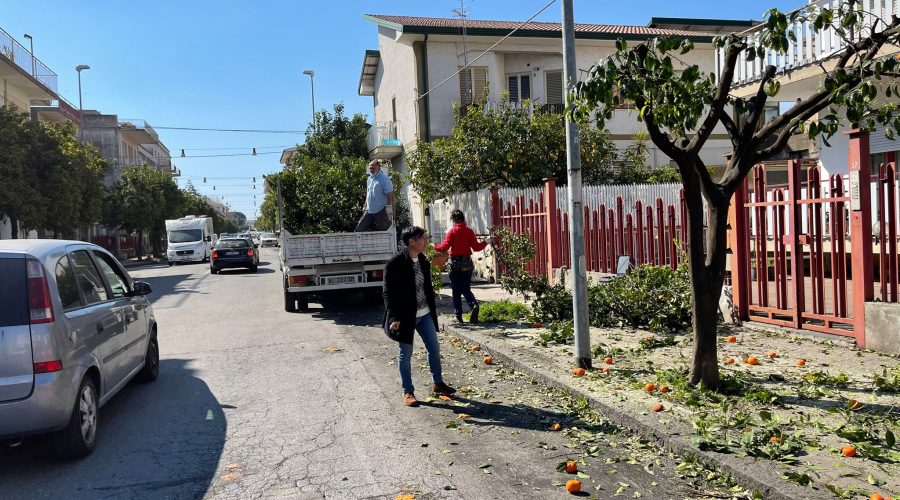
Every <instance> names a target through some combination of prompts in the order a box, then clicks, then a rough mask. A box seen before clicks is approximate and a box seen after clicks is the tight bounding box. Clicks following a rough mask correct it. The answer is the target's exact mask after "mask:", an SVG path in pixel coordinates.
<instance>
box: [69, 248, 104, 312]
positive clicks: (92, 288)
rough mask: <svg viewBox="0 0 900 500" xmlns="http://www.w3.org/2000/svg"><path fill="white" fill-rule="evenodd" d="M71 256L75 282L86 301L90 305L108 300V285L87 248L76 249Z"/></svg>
mask: <svg viewBox="0 0 900 500" xmlns="http://www.w3.org/2000/svg"><path fill="white" fill-rule="evenodd" d="M71 256H72V264H74V265H75V282H76V283H77V284H78V288H79V289H80V290H81V294H82V295H83V296H84V300H85V302H86V303H87V304H88V305H90V304H96V303H97V302H103V301H104V300H108V299H109V296H108V294H107V293H106V286H105V285H104V284H103V280H102V279H101V278H100V273H99V272H98V271H97V268H96V267H95V266H94V261H93V259H91V256H90V255H88V253H87V250H76V251H74V252H72V253H71Z"/></svg>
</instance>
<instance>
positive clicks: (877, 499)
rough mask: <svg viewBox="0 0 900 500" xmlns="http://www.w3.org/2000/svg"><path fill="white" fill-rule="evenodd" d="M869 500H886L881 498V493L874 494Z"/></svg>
mask: <svg viewBox="0 0 900 500" xmlns="http://www.w3.org/2000/svg"><path fill="white" fill-rule="evenodd" d="M869 500H884V497H883V496H881V493H872V494H871V495H869Z"/></svg>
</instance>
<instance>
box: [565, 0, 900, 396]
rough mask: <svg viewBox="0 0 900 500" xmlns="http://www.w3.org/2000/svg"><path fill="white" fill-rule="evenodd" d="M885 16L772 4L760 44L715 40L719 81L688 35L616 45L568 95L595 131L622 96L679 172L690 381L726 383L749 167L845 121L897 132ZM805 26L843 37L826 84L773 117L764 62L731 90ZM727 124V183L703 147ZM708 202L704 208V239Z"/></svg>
mask: <svg viewBox="0 0 900 500" xmlns="http://www.w3.org/2000/svg"><path fill="white" fill-rule="evenodd" d="M865 4H866V5H868V2H866V3H865ZM880 15H881V13H880V12H867V11H865V9H864V5H863V2H860V1H858V0H845V1H844V2H842V3H841V4H840V6H839V7H838V8H836V9H829V8H818V7H816V6H815V5H810V6H807V7H805V8H802V9H800V10H797V11H795V12H792V13H789V14H785V13H782V12H780V11H778V10H777V9H772V10H770V11H769V12H768V14H767V18H766V21H765V23H764V24H763V26H762V27H761V29H760V30H757V31H756V32H755V33H754V35H756V36H755V37H753V38H751V37H748V36H746V35H745V34H740V33H738V34H729V35H725V36H719V37H716V38H714V39H713V44H714V46H716V47H717V48H719V49H720V50H722V51H724V60H723V63H722V64H721V65H720V73H719V74H718V75H716V74H714V73H705V72H703V71H701V70H700V68H699V67H698V66H696V65H685V64H681V63H680V62H679V58H680V56H681V55H684V54H687V53H689V52H691V51H692V50H694V45H693V43H692V42H691V41H690V40H687V39H680V38H677V37H664V38H653V39H650V40H647V41H646V42H643V43H641V44H639V45H636V46H633V47H628V46H627V44H626V43H625V41H624V40H621V39H620V40H619V41H618V42H617V44H616V51H615V52H614V53H613V54H612V55H610V56H609V57H607V58H605V59H603V60H601V61H599V62H598V63H597V64H595V65H593V66H592V67H591V69H590V73H589V76H588V78H587V79H586V80H585V81H582V82H578V83H576V84H575V85H574V86H573V87H572V88H571V89H570V92H572V93H573V97H574V102H573V104H572V105H571V106H570V107H569V109H568V110H567V113H568V114H569V116H570V117H571V118H572V119H576V120H583V119H587V118H589V117H594V118H595V119H596V120H597V121H598V122H599V123H598V125H599V126H600V127H602V126H603V124H604V122H605V120H608V119H610V118H612V116H613V112H614V109H615V108H616V105H617V104H620V103H621V102H622V100H623V99H624V100H626V101H629V102H631V103H633V104H634V106H635V109H636V110H637V114H638V119H639V120H642V121H643V122H644V124H645V125H646V127H647V131H648V134H649V135H650V139H651V140H652V141H653V143H654V144H655V145H656V146H657V147H658V148H659V149H660V150H661V151H662V152H664V153H665V154H666V155H668V156H669V157H670V158H671V159H672V160H673V161H674V163H675V164H676V165H677V166H678V170H679V173H680V175H681V181H682V184H683V185H684V195H685V202H686V205H687V213H688V217H687V220H688V241H687V242H686V243H687V247H688V263H689V267H690V277H691V287H692V312H693V337H694V347H693V358H692V363H691V374H690V381H691V383H693V384H698V383H702V384H703V385H704V386H706V387H708V388H712V389H717V388H719V387H720V378H719V367H718V361H717V356H716V334H717V328H718V325H717V317H718V311H717V308H718V304H719V297H720V295H721V292H722V286H723V283H724V280H725V259H726V224H727V217H728V207H729V203H730V201H731V197H732V196H733V195H734V193H735V190H736V189H737V188H738V187H739V186H740V183H741V182H743V181H744V179H745V177H746V176H747V174H748V173H749V172H750V170H751V169H752V168H753V166H754V165H755V164H757V163H758V162H761V161H764V160H766V159H769V158H771V157H773V156H775V155H776V154H778V153H779V152H781V151H782V150H783V149H784V147H785V145H786V144H787V142H788V139H789V138H790V137H791V135H793V134H795V133H806V134H808V135H809V137H810V138H816V137H818V136H822V137H823V139H824V140H826V141H827V139H828V138H829V137H831V136H832V135H834V134H835V133H837V132H838V130H839V129H840V128H841V127H843V126H850V127H859V128H864V129H869V130H872V129H874V128H875V127H876V125H882V126H884V127H885V128H886V130H887V134H888V136H889V137H893V133H895V132H897V131H898V129H900V117H898V114H897V105H896V103H895V102H892V97H894V98H896V97H897V95H898V93H900V92H898V91H900V87H898V85H897V80H896V78H897V77H898V76H900V62H898V61H897V60H896V59H895V58H894V57H890V56H886V55H885V54H886V53H888V52H890V50H889V49H890V46H892V45H898V43H900V40H898V34H900V19H898V18H897V17H896V16H892V17H891V18H889V19H882V18H880V17H879V16H880ZM803 20H808V21H809V29H810V30H812V31H813V32H814V33H821V32H823V31H826V30H830V31H831V32H832V33H833V34H834V36H837V37H839V38H840V39H841V40H842V41H843V43H842V44H841V46H842V47H843V48H841V49H840V50H839V51H838V52H836V53H835V54H834V55H833V56H832V57H831V58H830V59H828V60H826V61H823V62H822V63H821V64H820V65H819V67H820V69H821V72H822V74H821V77H820V78H821V83H820V85H819V86H818V88H817V89H816V90H815V91H814V92H812V93H810V94H809V95H807V96H806V97H805V98H803V99H800V100H798V101H797V102H796V103H795V104H794V105H793V107H791V108H790V109H788V110H786V111H785V112H784V113H782V114H780V115H779V116H777V117H774V118H772V119H770V120H768V121H766V119H765V113H764V108H765V104H766V101H767V100H768V99H770V98H773V97H775V96H776V95H777V94H778V91H779V88H780V83H779V81H778V80H777V77H776V70H775V67H774V66H771V65H768V66H765V71H764V72H763V76H762V78H761V79H760V80H759V82H758V88H757V89H756V92H755V94H754V95H753V96H752V97H750V98H747V99H743V98H739V97H735V96H733V95H731V93H730V91H731V88H732V83H733V81H734V75H735V68H736V67H737V65H738V63H739V61H740V60H741V58H745V59H746V60H748V61H749V60H753V59H754V58H759V59H760V63H761V64H763V65H766V64H767V58H766V54H767V53H772V52H776V53H779V54H782V55H783V54H785V53H787V51H788V50H790V48H792V47H793V46H794V45H795V44H797V39H796V34H795V30H789V29H788V26H789V23H794V22H797V21H803ZM871 20H874V24H873V22H872V21H871ZM873 26H874V29H873ZM720 124H721V126H722V127H724V129H725V130H726V131H727V133H728V136H729V138H730V139H731V146H732V152H731V155H730V158H729V159H728V160H727V163H726V164H725V167H724V170H723V172H722V175H721V177H720V178H714V177H713V176H712V175H710V173H709V171H708V170H707V168H706V166H705V165H704V163H703V161H702V160H701V159H700V152H701V151H702V150H703V147H704V146H705V145H706V142H707V141H708V140H709V138H710V135H711V134H712V132H713V129H714V128H716V127H718V126H719V125H720ZM704 200H705V201H706V205H707V206H708V209H709V220H708V222H707V224H708V227H707V229H708V230H707V233H706V235H705V239H704Z"/></svg>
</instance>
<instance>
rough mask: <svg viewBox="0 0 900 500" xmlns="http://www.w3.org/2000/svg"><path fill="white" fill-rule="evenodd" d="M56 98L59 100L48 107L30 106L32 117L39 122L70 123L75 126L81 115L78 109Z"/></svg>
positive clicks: (61, 98)
mask: <svg viewBox="0 0 900 500" xmlns="http://www.w3.org/2000/svg"><path fill="white" fill-rule="evenodd" d="M58 97H59V99H58V100H57V101H56V104H50V105H49V106H32V107H31V115H32V117H33V118H34V119H36V120H38V121H41V122H53V123H64V122H72V123H76V124H77V123H78V122H79V120H80V118H81V113H79V112H78V109H77V108H76V107H75V106H73V105H72V103H70V102H69V101H67V100H65V99H64V98H63V97H62V96H58Z"/></svg>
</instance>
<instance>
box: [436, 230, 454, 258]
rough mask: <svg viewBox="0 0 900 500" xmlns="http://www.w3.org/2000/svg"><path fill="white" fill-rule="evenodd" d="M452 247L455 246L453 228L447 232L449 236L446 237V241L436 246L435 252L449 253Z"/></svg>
mask: <svg viewBox="0 0 900 500" xmlns="http://www.w3.org/2000/svg"><path fill="white" fill-rule="evenodd" d="M452 246H453V228H450V230H449V231H447V235H446V236H444V241H442V242H441V243H440V244H438V245H435V246H434V251H435V252H440V253H447V252H449V251H450V247H452Z"/></svg>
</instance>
